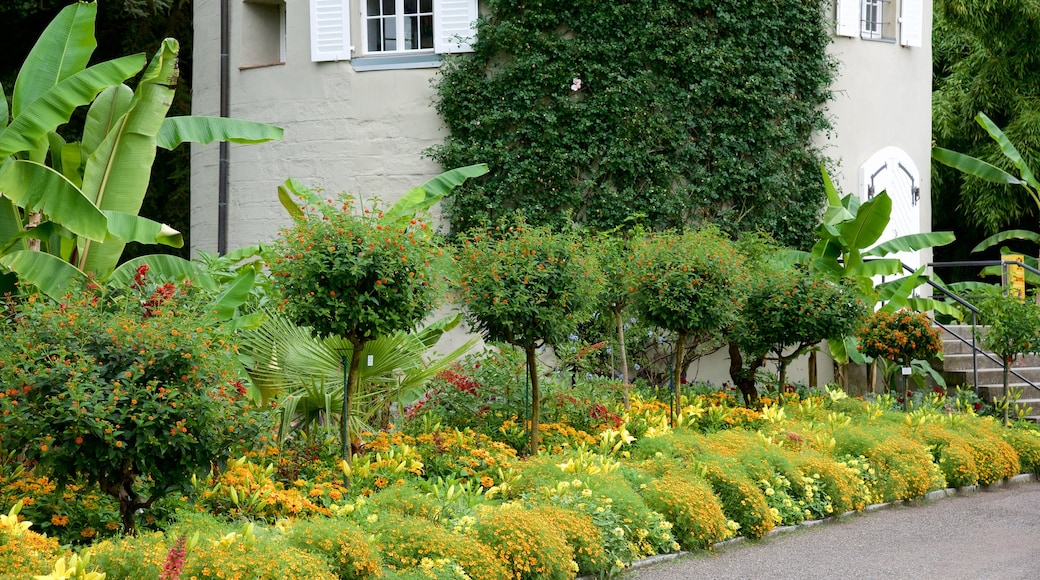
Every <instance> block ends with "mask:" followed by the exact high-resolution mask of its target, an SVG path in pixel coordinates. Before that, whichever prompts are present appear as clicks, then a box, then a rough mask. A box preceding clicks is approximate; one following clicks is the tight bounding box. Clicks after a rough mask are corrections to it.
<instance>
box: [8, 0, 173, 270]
mask: <svg viewBox="0 0 1040 580" xmlns="http://www.w3.org/2000/svg"><path fill="white" fill-rule="evenodd" d="M72 1H73V0H9V1H5V2H0V22H3V23H4V28H5V32H4V49H5V52H4V54H5V57H4V58H3V59H2V60H0V83H3V88H4V91H5V92H6V93H7V94H8V96H10V93H11V91H12V89H13V88H14V80H15V77H16V76H17V75H18V70H19V67H21V64H22V62H23V61H24V60H25V56H26V55H27V54H29V49H31V48H32V46H33V44H34V43H35V42H36V39H37V38H39V36H40V33H41V32H43V29H44V28H46V26H47V24H48V23H49V22H50V21H51V20H53V19H54V17H55V16H56V15H57V14H58V12H59V11H61V9H62V8H64V7H65V6H67V5H69V4H71V3H72ZM192 30H193V29H192V3H191V0H108V1H107V2H105V1H102V2H100V3H99V5H98V16H97V23H96V28H95V37H96V38H97V43H98V47H97V49H96V50H95V51H94V55H93V57H92V59H91V64H94V63H97V62H102V61H106V60H111V59H113V58H118V57H120V56H123V55H126V54H131V53H137V52H143V53H145V54H147V55H151V54H153V53H154V52H155V51H156V49H158V47H159V44H160V43H161V42H162V39H164V38H167V37H169V38H176V39H177V40H178V41H179V42H180V58H179V59H178V64H179V66H180V76H179V80H178V83H177V91H176V94H175V97H174V100H173V104H172V105H171V107H170V111H169V115H171V116H174V115H190V114H191V57H192ZM84 115H85V111H83V112H81V113H79V114H77V116H74V117H73V120H72V121H71V122H70V123H69V128H68V132H69V135H68V136H69V137H70V138H71V137H73V136H77V135H79V134H80V133H81V130H80V128H81V127H82V123H83V116H84ZM189 154H190V150H189V148H188V147H178V148H176V149H174V150H172V151H167V150H165V149H159V150H158V151H157V153H156V159H155V163H154V165H153V166H152V178H151V183H150V185H149V191H148V195H146V196H145V198H144V206H143V207H142V208H141V211H140V215H142V216H144V217H147V218H150V219H153V220H156V221H159V222H163V223H166V224H169V225H170V226H172V227H173V228H174V229H176V230H178V231H180V232H181V233H182V234H183V236H184V246H183V247H182V248H172V247H168V246H147V247H145V246H139V245H138V244H131V245H130V246H128V247H127V249H126V251H125V252H124V254H123V259H124V260H125V259H130V258H133V257H135V256H137V255H142V254H154V253H157V252H168V253H173V254H177V255H180V256H182V257H185V258H186V257H188V256H187V252H188V248H189V247H190V243H189V236H190V233H189V231H188V230H189V221H188V218H189V210H188V208H189V204H190V190H189V186H190V184H189V178H190V171H191V168H190V160H189Z"/></svg>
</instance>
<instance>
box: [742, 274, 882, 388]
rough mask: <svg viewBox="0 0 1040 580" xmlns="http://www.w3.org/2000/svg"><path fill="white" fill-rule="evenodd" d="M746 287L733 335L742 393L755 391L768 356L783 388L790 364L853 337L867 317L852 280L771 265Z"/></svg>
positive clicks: (756, 275)
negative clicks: (828, 344)
mask: <svg viewBox="0 0 1040 580" xmlns="http://www.w3.org/2000/svg"><path fill="white" fill-rule="evenodd" d="M748 286H749V287H748V289H747V300H746V302H745V303H744V305H743V308H742V309H741V311H740V317H739V321H738V322H737V323H736V324H735V325H734V326H733V327H732V329H731V331H730V334H729V338H730V342H729V353H730V369H729V372H730V377H731V378H732V379H733V383H734V384H736V385H737V386H738V388H740V390H741V392H742V393H747V392H751V391H753V390H754V389H755V372H756V371H757V370H758V369H759V368H761V367H762V365H763V364H764V363H765V360H766V357H767V356H768V355H769V354H772V355H773V356H774V357H775V358H776V360H777V362H778V363H779V365H780V375H779V383H778V384H779V386H780V387H781V388H783V386H784V385H785V384H786V381H787V367H788V366H789V365H790V364H791V362H793V361H794V360H795V359H797V358H798V357H800V356H802V355H803V354H805V353H806V352H808V351H810V350H811V349H813V348H815V347H816V345H818V344H819V343H820V342H821V341H824V340H828V339H837V338H841V337H844V336H845V335H848V334H851V333H852V332H853V331H854V330H855V329H856V327H857V325H858V323H859V321H860V320H861V319H862V317H863V316H864V315H865V314H866V305H865V304H864V302H863V300H862V299H861V298H860V296H859V295H858V293H857V291H856V288H855V286H854V285H853V283H852V282H851V281H849V280H842V281H839V282H832V281H828V280H820V279H817V278H814V277H813V276H812V275H810V274H809V273H808V272H806V271H805V270H803V269H798V268H788V267H779V266H774V267H768V266H767V267H765V268H762V269H761V270H759V271H758V272H756V274H755V275H754V279H753V280H750V281H749V285H748Z"/></svg>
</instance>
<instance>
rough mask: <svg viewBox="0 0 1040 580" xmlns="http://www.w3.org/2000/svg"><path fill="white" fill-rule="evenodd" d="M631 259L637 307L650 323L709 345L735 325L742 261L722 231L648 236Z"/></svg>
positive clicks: (707, 230) (638, 244)
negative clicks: (725, 329) (634, 276)
mask: <svg viewBox="0 0 1040 580" xmlns="http://www.w3.org/2000/svg"><path fill="white" fill-rule="evenodd" d="M631 260H632V267H633V268H634V270H635V271H636V286H635V289H636V291H637V292H638V294H637V296H636V305H637V306H638V308H639V311H640V313H641V314H642V315H643V317H644V318H646V319H647V321H649V322H650V323H651V324H654V325H656V326H659V327H661V328H664V329H667V330H670V331H672V332H677V333H686V334H687V335H689V336H694V337H696V338H699V339H702V340H705V339H710V338H714V337H718V336H719V335H720V333H721V331H722V329H724V328H726V327H728V326H729V325H731V324H732V323H733V322H734V321H735V320H736V316H737V313H738V312H739V307H740V296H739V295H738V294H737V293H736V292H735V290H736V288H735V282H736V281H737V280H738V279H739V276H741V268H742V267H743V258H742V257H741V256H740V255H739V254H738V253H737V252H736V250H735V249H734V246H733V244H732V243H730V242H729V241H728V240H727V239H726V238H725V237H723V236H722V234H721V233H719V232H718V231H717V230H713V229H704V230H700V231H697V232H687V233H683V234H680V233H675V232H667V233H661V234H656V235H652V236H647V237H646V238H645V239H642V240H639V242H637V244H636V247H635V248H634V249H633V251H632V258H631Z"/></svg>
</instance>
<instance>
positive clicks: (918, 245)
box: [863, 232, 956, 257]
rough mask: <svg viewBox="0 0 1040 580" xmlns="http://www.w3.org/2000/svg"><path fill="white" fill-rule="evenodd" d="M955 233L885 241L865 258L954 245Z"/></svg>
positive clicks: (925, 233)
mask: <svg viewBox="0 0 1040 580" xmlns="http://www.w3.org/2000/svg"><path fill="white" fill-rule="evenodd" d="M954 239H956V236H954V234H953V232H924V233H921V234H909V235H905V236H899V237H898V238H892V239H891V240H887V241H884V242H882V243H880V244H878V245H876V246H874V247H873V248H871V249H870V250H868V251H866V252H864V253H863V256H865V257H866V256H887V255H889V254H895V253H897V252H916V251H918V250H923V249H925V248H933V247H936V246H945V245H946V244H950V243H953V241H954Z"/></svg>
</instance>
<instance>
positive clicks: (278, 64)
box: [238, 62, 285, 70]
mask: <svg viewBox="0 0 1040 580" xmlns="http://www.w3.org/2000/svg"><path fill="white" fill-rule="evenodd" d="M272 66H285V62H272V63H268V64H250V65H246V66H240V67H238V70H254V69H258V68H269V67H272Z"/></svg>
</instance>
